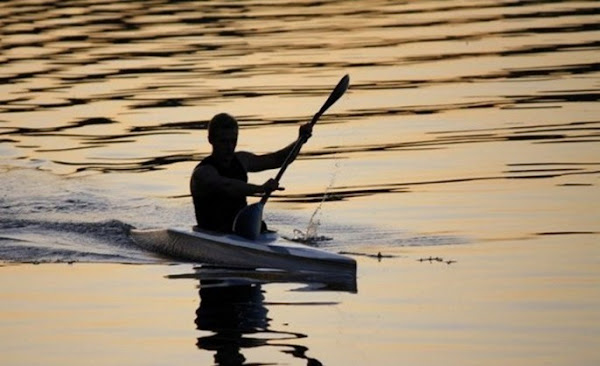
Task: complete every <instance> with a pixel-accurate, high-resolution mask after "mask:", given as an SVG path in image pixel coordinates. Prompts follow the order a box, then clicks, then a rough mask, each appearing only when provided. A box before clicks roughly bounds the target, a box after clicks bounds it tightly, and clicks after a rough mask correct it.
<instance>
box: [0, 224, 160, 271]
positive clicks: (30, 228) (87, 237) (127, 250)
mask: <svg viewBox="0 0 600 366" xmlns="http://www.w3.org/2000/svg"><path fill="white" fill-rule="evenodd" d="M130 229H131V225H128V224H126V223H124V222H121V221H118V220H109V221H103V222H56V221H54V222H53V221H44V220H22V219H12V220H11V219H8V220H7V219H4V220H2V222H1V223H0V261H2V262H16V263H36V264H37V263H74V262H100V263H156V262H158V261H159V258H157V257H156V256H154V255H152V254H151V253H148V252H145V251H143V250H141V249H140V248H138V247H136V246H135V244H134V243H133V242H132V241H131V239H130V238H129V230H130Z"/></svg>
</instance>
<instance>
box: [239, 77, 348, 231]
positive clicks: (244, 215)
mask: <svg viewBox="0 0 600 366" xmlns="http://www.w3.org/2000/svg"><path fill="white" fill-rule="evenodd" d="M349 84H350V76H348V75H345V76H344V77H343V78H342V79H341V80H340V81H339V82H338V84H337V85H336V87H335V88H334V89H333V91H332V92H331V94H330V95H329V98H327V100H326V101H325V103H324V104H323V106H322V107H321V109H319V111H318V112H317V113H316V114H315V115H314V116H313V118H312V120H311V121H310V124H311V125H314V124H315V123H317V121H318V120H319V118H320V117H321V115H323V113H325V111H327V109H329V107H331V106H332V105H333V104H334V103H335V102H337V100H338V99H340V98H341V96H342V95H344V93H345V92H346V90H347V89H348V85H349ZM305 142H306V138H305V137H303V136H300V137H298V140H296V142H295V144H294V147H293V148H292V150H291V151H290V153H289V155H288V156H287V158H286V159H285V161H284V162H283V165H282V166H281V168H280V169H279V172H278V173H277V176H276V177H275V181H277V182H279V180H280V179H281V177H282V176H283V173H284V172H285V170H286V169H287V167H288V165H290V163H291V162H292V161H293V160H294V159H295V158H296V156H297V155H298V154H299V153H300V149H301V148H302V145H304V143H305ZM270 196H271V192H267V193H265V195H264V196H263V197H262V198H261V200H260V201H259V202H257V203H254V204H252V205H248V206H246V207H244V208H243V209H241V210H240V212H238V214H237V216H236V217H235V220H234V221H233V232H234V233H236V234H237V235H239V236H242V237H244V238H247V239H251V240H256V239H257V238H258V236H259V235H260V232H261V228H262V216H263V208H264V207H265V204H266V203H267V200H268V199H269V197H270Z"/></svg>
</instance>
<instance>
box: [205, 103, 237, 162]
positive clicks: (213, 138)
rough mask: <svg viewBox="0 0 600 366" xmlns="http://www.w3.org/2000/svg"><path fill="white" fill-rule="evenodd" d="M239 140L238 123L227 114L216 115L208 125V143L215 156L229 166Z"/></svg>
mask: <svg viewBox="0 0 600 366" xmlns="http://www.w3.org/2000/svg"><path fill="white" fill-rule="evenodd" d="M237 139H238V123H237V121H236V120H235V118H233V117H232V116H230V115H229V114H227V113H219V114H217V115H215V116H214V117H213V118H212V119H211V120H210V122H209V123H208V142H210V144H211V145H212V147H213V152H212V154H213V156H214V157H215V158H217V159H218V160H220V161H221V162H222V163H223V164H225V165H227V164H229V163H230V162H231V160H232V159H233V156H234V153H235V147H236V146H237Z"/></svg>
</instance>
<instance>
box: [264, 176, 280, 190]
mask: <svg viewBox="0 0 600 366" xmlns="http://www.w3.org/2000/svg"><path fill="white" fill-rule="evenodd" d="M262 187H263V189H264V191H265V193H270V192H273V191H283V190H284V189H285V188H283V187H280V186H279V182H277V181H276V180H275V179H273V178H271V179H269V180H268V181H266V182H265V183H264V184H263V185H262Z"/></svg>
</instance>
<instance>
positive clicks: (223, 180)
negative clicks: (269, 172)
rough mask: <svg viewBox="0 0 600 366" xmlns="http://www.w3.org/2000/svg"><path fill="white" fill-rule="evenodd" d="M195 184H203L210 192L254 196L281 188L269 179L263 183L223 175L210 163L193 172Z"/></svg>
mask: <svg viewBox="0 0 600 366" xmlns="http://www.w3.org/2000/svg"><path fill="white" fill-rule="evenodd" d="M192 181H193V184H194V185H196V186H198V185H199V186H202V187H204V189H205V190H206V191H209V192H223V193H225V194H227V195H229V196H254V195H260V194H264V193H265V192H267V191H269V192H271V191H274V190H276V189H279V185H278V184H277V183H276V182H275V181H274V180H273V179H269V180H268V181H266V182H265V183H264V184H262V185H256V184H252V183H246V182H243V181H241V180H237V179H231V178H227V177H223V176H222V175H220V174H219V172H218V171H217V170H216V169H215V168H214V167H212V166H210V165H205V166H200V167H198V168H196V169H195V170H194V173H193V174H192Z"/></svg>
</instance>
